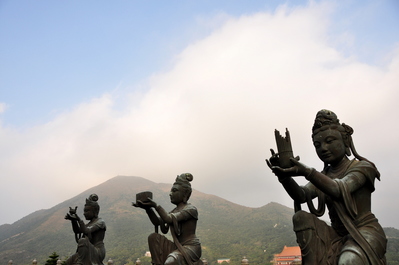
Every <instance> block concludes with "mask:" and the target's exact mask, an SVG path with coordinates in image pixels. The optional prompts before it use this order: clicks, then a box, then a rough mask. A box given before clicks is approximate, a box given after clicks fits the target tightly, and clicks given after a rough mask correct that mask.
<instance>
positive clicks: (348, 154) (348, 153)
mask: <svg viewBox="0 0 399 265" xmlns="http://www.w3.org/2000/svg"><path fill="white" fill-rule="evenodd" d="M345 154H346V155H347V156H351V154H352V153H351V149H350V148H349V147H346V148H345Z"/></svg>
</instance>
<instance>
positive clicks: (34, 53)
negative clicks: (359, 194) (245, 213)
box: [0, 0, 399, 228]
mask: <svg viewBox="0 0 399 265" xmlns="http://www.w3.org/2000/svg"><path fill="white" fill-rule="evenodd" d="M398 14H399V4H398V3H397V2H396V1H393V0H392V1H389V0H382V1H377V0H376V1H351V0H350V1H310V2H308V1H267V2H266V1H157V2H155V1H154V2H150V1H119V2H116V3H115V2H112V3H111V2H108V1H102V2H99V1H84V2H82V1H69V2H56V1H1V2H0V40H1V41H0V62H1V63H0V137H1V139H0V148H1V152H0V153H1V154H0V158H1V162H0V168H2V171H3V172H2V175H3V177H2V178H3V179H4V181H3V183H4V184H3V185H2V187H1V190H0V191H1V192H0V194H1V198H0V199H1V201H3V202H4V201H5V200H8V201H10V200H11V201H12V203H11V204H10V206H12V207H14V209H12V210H11V208H9V206H8V205H5V204H2V205H1V208H0V210H1V211H2V212H7V213H9V214H7V215H6V216H2V217H1V219H0V224H2V223H12V222H15V221H16V220H18V219H19V218H21V217H23V216H25V215H27V214H29V213H31V212H33V211H35V210H38V209H42V208H49V207H52V206H53V205H55V204H57V203H59V202H62V201H63V200H66V199H68V198H70V197H72V196H74V195H76V194H78V193H80V192H83V191H84V190H85V189H87V188H90V187H92V186H94V185H97V184H99V183H101V182H103V181H105V180H107V179H109V178H112V177H113V176H116V175H135V176H141V177H144V178H148V179H150V180H152V181H155V182H172V181H173V178H174V177H173V176H175V175H176V174H179V173H181V172H187V171H188V172H192V173H193V174H194V178H195V180H194V182H193V185H194V188H197V189H198V190H200V191H202V192H205V193H211V194H215V195H218V196H220V197H223V198H226V199H228V200H231V201H233V202H235V203H239V204H242V205H247V206H251V207H259V206H262V205H264V204H266V203H268V202H270V201H276V202H279V203H282V204H285V205H287V206H292V205H291V201H290V200H289V198H288V195H286V194H285V193H284V191H283V190H282V188H281V186H279V183H278V182H277V180H276V179H275V178H274V177H273V175H272V174H271V172H270V171H269V170H268V168H267V167H266V166H265V164H264V159H265V158H267V157H268V150H269V148H270V147H273V146H274V138H273V131H274V129H275V128H277V129H280V130H283V129H284V128H285V127H288V128H289V129H290V131H291V134H292V138H293V141H296V142H297V143H298V144H297V145H296V146H295V142H294V146H295V147H294V148H297V149H296V150H298V153H299V154H300V155H301V157H302V159H303V161H304V162H305V163H307V164H309V165H311V166H314V167H315V168H317V167H320V166H321V163H320V161H318V159H317V157H316V156H315V153H314V150H313V149H312V145H311V142H310V136H309V135H310V132H309V131H310V128H311V126H312V122H313V119H314V115H315V114H316V112H317V111H318V110H319V109H321V108H330V109H332V110H333V111H335V112H336V113H337V114H338V116H339V117H340V119H341V121H343V122H346V123H348V124H350V125H352V126H353V127H354V129H355V132H356V135H354V140H355V144H356V145H357V149H358V151H359V153H360V154H361V155H363V156H365V157H367V158H369V159H370V160H372V161H374V162H375V163H376V164H377V166H379V168H380V171H381V173H382V181H381V182H379V183H377V191H376V194H375V198H376V199H375V204H376V205H377V206H376V207H375V208H376V210H375V212H376V215H377V217H379V219H380V220H382V224H383V225H384V226H395V224H396V220H397V218H399V216H396V217H395V216H390V214H389V209H390V208H391V209H392V208H395V205H393V204H389V203H385V200H387V198H389V195H390V194H391V195H393V194H395V192H396V188H397V187H398V182H397V181H396V180H394V178H393V176H394V174H395V172H396V169H395V168H394V167H393V165H394V164H395V161H394V159H393V157H394V156H395V154H396V150H397V149H398V148H399V146H398V143H397V141H394V140H392V139H395V130H396V129H399V128H398V126H397V125H396V124H394V122H392V121H395V120H397V117H396V116H395V115H394V113H397V111H399V108H398V107H397V103H396V101H397V99H398V92H397V91H399V90H398V84H399V82H398V77H397V76H399V72H398V69H399V66H398V61H399V55H398V53H399V50H398V49H399V48H398V47H399V27H398V26H397V25H399V16H398ZM381 130H383V131H384V136H386V137H376V139H375V140H372V141H371V140H370V139H372V138H373V136H376V135H378V134H380V133H381ZM82 180H83V181H82ZM196 181H197V182H196ZM21 183H22V184H21ZM221 187H223V188H221ZM32 190H35V191H40V192H38V193H36V194H35V199H32V200H30V201H29V202H26V201H23V200H21V198H24V196H25V194H26V193H31V192H32ZM237 190H240V191H242V192H239V194H237ZM248 193H250V194H251V196H249V195H248ZM15 206H17V207H15ZM380 216H382V218H381V217H380ZM397 228H398V227H397Z"/></svg>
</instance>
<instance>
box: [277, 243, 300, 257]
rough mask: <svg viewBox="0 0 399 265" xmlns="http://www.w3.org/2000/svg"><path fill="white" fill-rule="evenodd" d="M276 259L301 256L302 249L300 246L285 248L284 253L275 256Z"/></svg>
mask: <svg viewBox="0 0 399 265" xmlns="http://www.w3.org/2000/svg"><path fill="white" fill-rule="evenodd" d="M275 256H276V257H289V256H301V249H300V248H299V246H295V247H287V246H284V248H283V251H281V253H280V254H275Z"/></svg>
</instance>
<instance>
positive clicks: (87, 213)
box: [83, 206, 95, 220]
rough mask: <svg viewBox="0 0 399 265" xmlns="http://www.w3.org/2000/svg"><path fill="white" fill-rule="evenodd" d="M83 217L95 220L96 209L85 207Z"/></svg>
mask: <svg viewBox="0 0 399 265" xmlns="http://www.w3.org/2000/svg"><path fill="white" fill-rule="evenodd" d="M83 215H84V216H85V218H86V220H93V218H94V217H95V213H94V209H93V207H91V206H85V208H84V209H83Z"/></svg>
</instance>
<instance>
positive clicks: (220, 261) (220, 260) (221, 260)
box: [218, 259, 230, 264]
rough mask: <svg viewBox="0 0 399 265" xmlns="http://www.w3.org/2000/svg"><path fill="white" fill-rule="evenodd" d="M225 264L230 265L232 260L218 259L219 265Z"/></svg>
mask: <svg viewBox="0 0 399 265" xmlns="http://www.w3.org/2000/svg"><path fill="white" fill-rule="evenodd" d="M223 262H227V263H230V259H218V264H221V263H223Z"/></svg>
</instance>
